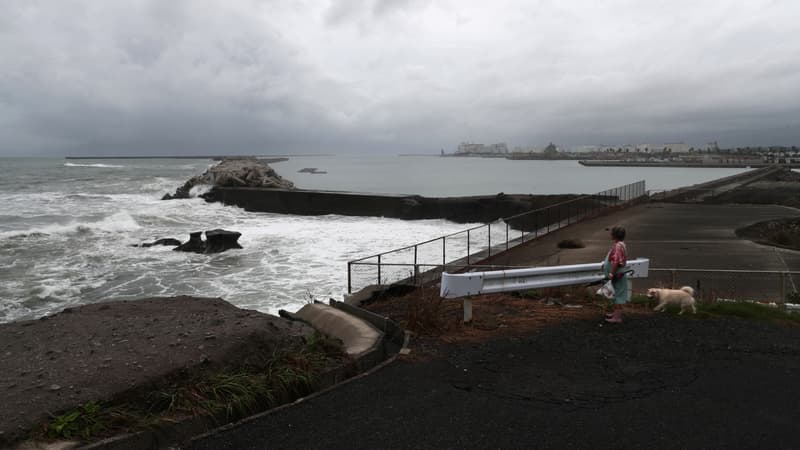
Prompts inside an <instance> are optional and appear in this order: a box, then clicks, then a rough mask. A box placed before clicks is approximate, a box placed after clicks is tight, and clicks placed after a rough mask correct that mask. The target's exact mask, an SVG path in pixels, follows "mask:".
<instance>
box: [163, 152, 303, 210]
mask: <svg viewBox="0 0 800 450" xmlns="http://www.w3.org/2000/svg"><path fill="white" fill-rule="evenodd" d="M201 185H207V186H213V187H258V188H278V189H294V183H292V182H291V181H289V180H286V179H284V178H283V177H281V176H280V175H278V174H277V172H275V170H274V169H272V167H270V166H269V165H268V164H267V163H266V162H264V161H261V160H259V159H256V158H241V159H225V160H223V161H222V162H220V163H219V164H217V165H215V166H212V167H210V168H209V169H208V170H206V171H205V172H204V173H203V174H202V175H198V176H195V177H192V178H190V179H189V180H188V181H187V182H186V183H184V184H183V186H181V187H179V188H178V189H177V190H176V191H175V194H172V195H170V194H166V195H164V197H163V198H162V200H170V199H174V198H189V197H190V193H191V190H192V188H194V187H195V186H201Z"/></svg>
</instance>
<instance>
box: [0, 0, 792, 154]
mask: <svg viewBox="0 0 800 450" xmlns="http://www.w3.org/2000/svg"><path fill="white" fill-rule="evenodd" d="M797 17H800V3H798V2H793V1H789V0H777V1H769V0H749V1H744V0H739V1H709V2H695V1H689V0H675V1H673V2H666V3H665V2H655V1H633V0H613V1H607V2H591V1H588V0H575V1H571V2H557V1H548V0H545V1H541V2H528V1H525V0H507V1H500V2H479V1H476V0H462V1H455V0H440V1H433V0H399V1H398V0H353V1H330V2H307V1H299V2H290V3H286V2H278V1H270V0H231V1H228V2H223V3H220V2H214V1H210V0H197V1H192V2H186V1H157V0H118V1H114V2H98V1H90V0H74V1H71V2H44V1H39V0H8V1H6V2H4V7H3V14H2V15H0V36H2V39H0V53H1V54H2V55H3V58H2V59H0V156H10V155H15V156H25V155H31V156H47V155H53V156H62V155H99V154H103V155H123V154H127V155H158V154H176V155H187V154H214V155H220V154H293V153H304V154H309V153H328V154H330V153H337V154H341V153H385V154H396V153H437V152H438V151H439V149H441V148H444V149H446V150H447V151H453V149H454V148H455V146H457V145H458V143H459V142H462V141H465V140H473V141H477V142H487V143H491V142H507V143H508V145H509V147H510V148H513V147H514V146H515V145H524V144H525V143H546V142H550V141H552V142H555V143H558V144H559V145H563V146H565V147H570V146H578V145H587V144H594V143H596V144H597V145H601V144H605V143H608V144H611V145H624V144H625V143H646V142H655V143H659V142H677V141H683V142H687V143H693V144H696V145H700V144H703V143H706V142H710V141H717V142H718V143H719V146H720V147H723V148H730V147H733V148H735V147H746V146H758V145H762V146H771V145H785V146H791V145H800V59H798V58H797V55H798V54H800V39H797V30H798V27H797V23H796V22H797ZM545 145H546V144H545Z"/></svg>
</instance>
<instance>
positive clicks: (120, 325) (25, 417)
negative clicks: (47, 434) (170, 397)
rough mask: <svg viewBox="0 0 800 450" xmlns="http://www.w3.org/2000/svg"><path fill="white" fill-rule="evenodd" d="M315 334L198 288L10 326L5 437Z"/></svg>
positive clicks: (0, 337)
mask: <svg viewBox="0 0 800 450" xmlns="http://www.w3.org/2000/svg"><path fill="white" fill-rule="evenodd" d="M312 333H313V329H312V328H310V327H308V326H306V325H303V324H301V323H298V322H290V321H287V320H285V319H282V318H279V317H274V316H270V315H267V314H263V313H259V312H257V311H251V310H244V309H239V308H237V307H235V306H233V305H231V304H230V303H227V302H225V301H224V300H222V299H219V298H197V297H188V296H181V297H172V298H148V299H141V300H132V301H117V302H106V303H98V304H92V305H86V306H81V307H78V308H71V309H66V310H64V311H62V312H60V313H58V314H54V315H52V316H48V317H43V318H41V319H39V320H30V321H21V322H13V323H7V324H2V325H0V355H2V364H0V389H2V392H3V395H4V399H3V402H0V444H2V442H3V441H7V442H9V441H12V440H16V439H17V438H19V437H20V436H21V435H23V434H24V433H26V431H27V429H29V428H30V427H31V426H33V425H35V424H37V423H39V422H41V421H42V420H44V419H46V418H47V416H48V413H51V414H57V413H59V412H60V411H62V410H65V409H67V408H71V407H75V406H77V405H79V404H83V403H85V402H89V401H99V400H107V399H109V398H111V397H113V396H115V395H118V394H120V393H123V392H125V391H129V390H132V389H139V388H143V387H146V386H147V385H150V384H156V383H158V382H159V381H160V380H163V379H165V378H168V377H174V376H188V375H190V374H192V373H195V372H197V371H200V370H205V369H206V368H210V367H216V366H223V365H226V364H232V363H242V362H246V360H247V359H248V358H252V357H257V355H264V354H272V352H273V351H274V350H275V349H278V348H285V347H287V346H291V345H293V344H296V343H298V342H302V339H303V336H308V335H310V334H312ZM0 446H2V445H0Z"/></svg>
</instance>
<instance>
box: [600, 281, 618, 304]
mask: <svg viewBox="0 0 800 450" xmlns="http://www.w3.org/2000/svg"><path fill="white" fill-rule="evenodd" d="M597 295H602V296H603V297H605V298H607V299H609V300H610V299H613V298H614V295H616V292H615V291H614V284H613V283H612V282H611V280H608V281H607V282H606V284H604V285H603V286H602V287H601V288H600V289H598V290H597Z"/></svg>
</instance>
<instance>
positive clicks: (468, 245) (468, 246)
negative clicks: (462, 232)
mask: <svg viewBox="0 0 800 450" xmlns="http://www.w3.org/2000/svg"><path fill="white" fill-rule="evenodd" d="M467 266H469V230H467Z"/></svg>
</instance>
